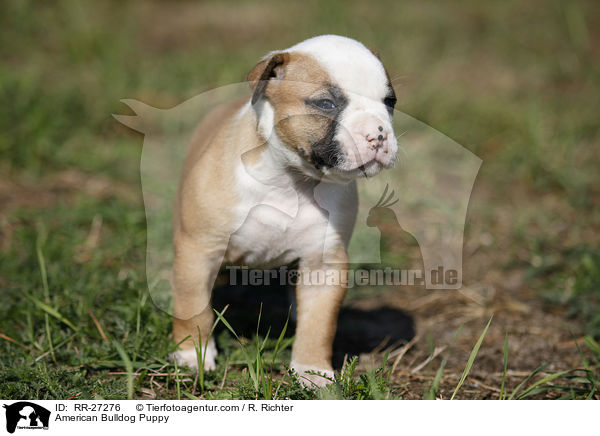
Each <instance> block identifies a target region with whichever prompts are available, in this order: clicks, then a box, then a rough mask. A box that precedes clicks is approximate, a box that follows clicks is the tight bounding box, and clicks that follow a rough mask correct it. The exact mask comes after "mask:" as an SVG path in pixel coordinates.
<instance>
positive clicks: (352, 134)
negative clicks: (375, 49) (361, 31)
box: [285, 35, 398, 180]
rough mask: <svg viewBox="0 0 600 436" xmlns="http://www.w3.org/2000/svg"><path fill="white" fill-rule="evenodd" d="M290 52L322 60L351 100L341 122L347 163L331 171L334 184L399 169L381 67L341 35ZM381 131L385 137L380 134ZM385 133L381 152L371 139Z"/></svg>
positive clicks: (320, 38) (305, 43)
mask: <svg viewBox="0 0 600 436" xmlns="http://www.w3.org/2000/svg"><path fill="white" fill-rule="evenodd" d="M285 51H287V52H298V53H303V54H305V55H308V56H311V57H312V58H313V59H315V60H317V62H319V64H320V65H321V66H322V68H323V69H324V70H325V71H326V72H327V73H328V74H329V76H330V77H331V78H332V79H333V82H334V83H333V84H334V85H337V86H338V87H339V88H340V89H341V90H342V91H343V92H344V94H345V95H346V97H348V100H349V101H348V106H347V107H346V108H345V109H344V111H343V114H342V117H341V118H340V119H339V120H338V122H339V124H340V125H341V128H339V129H338V134H337V136H336V137H335V139H336V140H338V141H339V143H340V144H341V145H342V149H343V152H344V154H345V160H344V162H343V163H342V164H341V165H339V167H338V168H334V169H331V170H327V171H325V173H326V175H327V176H328V177H330V178H331V179H333V180H335V179H338V180H339V179H342V180H349V179H353V178H356V177H360V176H362V175H364V176H368V177H372V176H374V175H376V174H377V173H378V172H379V171H381V170H382V169H383V168H390V167H391V166H393V165H394V162H395V161H396V158H397V156H398V143H397V140H396V137H395V135H394V129H393V126H392V119H391V117H390V115H389V113H388V112H387V108H386V106H385V105H384V104H383V99H384V98H385V97H386V96H387V94H388V92H389V91H388V87H387V85H388V79H387V76H386V73H385V69H384V68H383V65H382V64H381V61H380V60H379V59H378V58H377V57H376V56H375V55H374V54H373V53H372V52H371V51H370V50H369V49H368V48H366V47H365V46H364V45H363V44H361V43H360V42H358V41H355V40H354V39H350V38H346V37H342V36H337V35H323V36H317V37H314V38H310V39H307V40H306V41H303V42H301V43H299V44H296V45H295V46H293V47H291V48H289V49H287V50H285ZM379 126H381V127H382V129H383V131H381V132H380V131H379V129H378V127H379ZM380 133H383V135H384V136H386V140H384V141H383V143H382V146H380V147H378V148H377V149H376V148H375V147H374V146H373V145H372V143H369V141H368V140H367V137H369V136H372V137H377V136H378V135H379V134H380ZM361 166H364V167H363V168H359V167H361Z"/></svg>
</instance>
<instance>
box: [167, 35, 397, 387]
mask: <svg viewBox="0 0 600 436" xmlns="http://www.w3.org/2000/svg"><path fill="white" fill-rule="evenodd" d="M248 82H249V83H250V87H251V93H252V96H251V98H248V99H245V100H240V101H236V102H233V103H230V104H227V105H224V106H221V107H218V108H216V109H214V110H213V111H212V112H211V113H210V114H209V115H208V116H206V118H205V119H204V120H203V121H202V122H201V123H200V125H199V126H198V128H197V130H196V132H195V134H194V135H193V138H192V141H191V147H190V150H189V152H188V155H187V157H186V161H185V165H184V169H183V173H182V178H181V182H180V187H179V192H178V198H177V203H176V211H175V214H174V251H175V256H174V264H173V289H174V323H173V336H174V340H175V341H176V342H177V343H180V342H181V341H183V342H181V345H180V350H179V351H177V352H176V353H175V355H174V357H175V358H176V359H177V360H178V362H179V363H180V364H185V365H187V366H189V367H194V368H196V367H197V365H198V363H197V362H198V361H197V357H196V351H195V345H200V346H201V347H202V349H203V348H204V346H206V347H207V352H206V357H205V360H204V366H205V369H206V370H211V369H214V368H215V357H216V355H217V350H216V347H215V343H214V340H213V339H212V338H209V334H210V330H211V326H212V324H213V322H214V313H213V309H212V307H211V292H212V287H213V283H214V280H215V278H216V275H217V273H218V272H219V269H220V267H221V264H222V263H223V262H226V263H231V264H242V265H245V266H249V267H256V268H261V269H264V268H272V267H276V266H280V265H286V264H289V263H292V262H295V261H297V262H298V265H299V270H300V271H303V272H302V273H301V274H302V275H305V274H308V272H310V271H315V270H326V271H330V270H332V268H333V269H334V270H336V271H340V277H343V273H342V272H343V271H345V270H347V267H348V256H347V246H348V242H349V240H350V236H351V234H352V229H353V226H354V221H355V218H356V213H357V191H356V182H355V180H356V179H357V178H360V177H372V176H375V175H376V174H377V173H379V172H380V171H381V170H383V169H385V168H390V167H391V166H393V164H394V162H395V160H396V156H397V152H398V147H397V142H396V137H395V136H394V132H393V128H392V113H393V108H394V105H395V103H396V96H395V94H394V90H393V88H392V84H391V83H390V80H389V76H388V75H387V73H386V70H385V68H384V67H383V65H382V63H381V61H380V60H379V58H378V56H377V55H376V54H374V52H372V51H370V50H369V49H368V48H366V47H365V46H364V45H362V44H361V43H359V42H357V41H355V40H353V39H349V38H345V37H341V36H334V35H325V36H318V37H314V38H311V39H308V40H306V41H303V42H301V43H299V44H297V45H295V46H293V47H291V48H289V49H287V50H283V51H275V52H271V53H269V54H268V55H267V56H266V57H265V58H263V60H262V61H261V62H259V63H258V64H257V65H256V66H255V67H254V69H252V71H251V72H250V73H249V74H248ZM317 190H318V195H317ZM307 271H308V272H307ZM344 294H345V286H344V283H343V281H340V282H339V283H338V282H336V283H334V284H331V283H328V284H323V283H321V284H314V283H312V282H310V280H308V281H304V280H301V279H300V280H299V284H298V285H297V289H296V304H297V318H296V321H297V323H296V339H295V342H294V344H293V347H292V361H291V367H292V368H293V369H295V370H296V371H297V373H298V374H299V375H300V376H302V377H306V379H308V380H310V381H312V382H315V383H317V384H323V383H324V382H326V379H325V378H323V377H318V376H314V375H312V376H311V375H308V374H305V372H306V371H316V372H320V373H324V374H325V375H327V376H331V375H332V366H331V354H332V342H333V339H334V336H335V332H336V324H337V315H338V311H339V308H340V305H341V303H342V299H343V298H344ZM199 333H200V337H199ZM185 338H188V339H186V340H184V339H185ZM207 338H209V339H208V344H206V343H205V341H206V340H207Z"/></svg>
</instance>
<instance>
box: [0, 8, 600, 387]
mask: <svg viewBox="0 0 600 436" xmlns="http://www.w3.org/2000/svg"><path fill="white" fill-rule="evenodd" d="M599 22H600V4H599V3H598V2H594V1H583V0H581V1H559V0H557V1H538V0H536V1H529V2H522V1H503V2H480V1H475V0H468V1H463V2H452V1H439V2H423V1H381V2H360V1H303V2H280V1H264V2H246V1H241V2H238V1H222V2H191V1H188V2H179V1H160V2H141V1H139V2H137V1H131V2H118V1H95V2H92V1H56V2H34V1H25V0H5V1H3V2H2V5H1V6H0V53H1V56H0V58H1V61H0V62H1V64H0V131H1V132H2V133H1V134H0V289H1V292H2V301H3V302H2V304H1V305H0V318H1V319H2V321H0V332H1V333H2V334H4V335H6V336H8V337H10V338H11V339H13V340H14V341H17V342H18V343H20V344H21V345H18V346H17V345H15V344H14V341H13V342H11V341H8V340H5V341H2V342H0V353H1V354H2V356H3V357H1V358H0V367H1V368H2V369H3V374H4V375H1V376H0V385H1V386H2V390H0V397H20V396H22V397H27V395H30V396H39V397H58V398H60V397H62V396H68V395H71V391H73V392H76V391H84V390H85V392H88V395H89V394H90V393H92V392H101V394H102V395H104V396H110V395H111V394H110V392H112V391H111V389H112V388H109V387H107V386H113V385H114V386H116V387H115V388H114V389H117V390H118V389H121V388H120V387H121V386H122V381H121V382H119V381H118V380H116V379H115V380H113V381H111V382H109V383H108V385H107V382H106V380H102V379H101V378H100V379H89V380H84V379H85V378H86V375H87V374H88V373H87V371H88V368H90V367H92V366H93V365H92V363H94V364H95V365H96V367H97V368H105V367H106V368H111V365H110V362H111V359H113V360H114V359H116V358H118V354H117V352H116V351H115V349H114V348H113V347H112V346H111V344H110V343H108V342H106V341H103V340H102V338H101V337H100V336H98V335H99V333H98V329H97V327H96V325H95V323H94V322H93V319H92V318H90V317H89V316H88V313H89V312H92V313H94V314H95V317H96V318H97V319H99V320H101V321H102V325H103V327H104V331H105V332H106V334H107V335H108V336H110V338H109V339H112V338H113V337H114V338H119V340H123V343H124V344H125V345H126V347H128V348H127V349H128V350H129V351H130V352H131V353H133V356H135V357H134V360H135V358H138V359H150V358H151V357H152V356H163V358H164V355H165V354H166V351H165V350H167V349H168V348H169V345H168V343H169V340H168V337H167V334H168V332H169V320H168V319H166V318H168V317H165V316H162V314H161V313H160V312H159V311H156V310H155V309H153V307H152V304H151V302H149V301H148V300H147V297H146V296H145V292H146V291H145V282H144V255H145V218H144V209H143V203H142V199H141V188H140V183H139V162H140V153H141V147H142V142H143V137H142V136H141V135H140V134H137V133H135V132H133V131H131V130H128V129H127V128H125V127H123V126H122V125H120V124H119V123H118V122H116V121H115V120H114V119H113V118H112V117H111V114H112V113H130V112H129V111H128V109H127V108H126V107H125V106H124V105H122V104H121V103H119V100H120V99H123V98H135V99H138V100H141V101H144V102H146V103H147V104H149V105H152V106H156V107H160V108H169V107H172V106H175V105H177V104H179V103H181V102H183V101H184V100H187V99H189V98H191V97H193V96H195V95H197V94H199V93H201V92H203V91H206V90H208V89H211V88H214V87H216V86H220V85H226V84H229V83H233V82H239V81H242V80H244V78H245V75H246V73H247V72H248V71H249V70H250V69H251V68H252V67H253V66H254V64H255V63H256V62H257V60H258V59H259V58H260V57H261V56H263V55H264V54H265V53H267V52H269V51H271V50H274V49H281V48H285V47H288V46H290V45H293V44H295V43H296V42H298V41H300V40H303V39H305V38H308V37H310V36H314V35H318V34H324V33H336V34H342V35H347V36H350V37H353V38H356V39H358V40H360V41H362V42H363V43H364V44H365V45H367V46H368V47H370V48H373V49H375V50H376V51H378V52H379V54H380V56H381V58H382V60H383V62H384V63H385V65H386V67H387V70H388V71H389V73H390V76H391V78H392V80H393V84H394V87H395V89H396V94H397V96H398V106H397V109H398V110H400V111H403V112H406V113H408V114H409V115H412V116H414V117H416V118H418V119H419V120H421V121H423V122H425V123H426V124H428V125H430V126H432V127H433V128H435V129H437V130H439V131H440V132H443V133H444V134H446V135H447V136H449V137H451V138H452V139H454V140H455V141H457V142H458V143H459V144H461V145H463V146H464V147H466V148H467V149H469V150H471V151H472V152H474V153H475V154H476V155H478V156H479V157H480V158H481V159H483V166H482V168H481V171H480V173H479V176H478V179H477V182H476V185H475V188H474V193H473V197H472V199H471V206H470V210H469V215H468V217H467V240H466V242H465V244H466V247H467V249H468V250H467V254H468V255H467V257H466V258H465V271H466V273H465V277H464V279H465V282H474V281H477V282H479V281H486V280H490V281H493V280H500V279H498V277H499V276H500V277H501V276H502V274H503V273H504V272H507V271H515V270H518V271H520V272H522V273H523V274H524V277H525V278H524V281H523V284H522V288H523V289H526V290H527V291H528V292H530V291H531V290H533V293H534V296H535V298H538V299H539V300H540V301H541V302H543V305H544V307H549V308H553V307H554V308H559V309H556V310H561V312H560V313H561V314H562V315H564V316H565V318H567V317H574V319H576V320H577V322H578V323H579V325H580V326H581V330H580V333H581V334H585V333H588V334H591V335H593V336H596V337H598V336H600V303H599V301H600V272H599V270H600V183H599V182H600V176H599V174H600V171H599V168H600V167H599V164H600V129H599V122H598V116H599V114H600V74H599V73H600V69H599V68H600V63H599V59H600V25H599V24H600V23H599ZM94 229H96V230H94ZM44 269H45V270H47V271H45V272H47V278H45V277H46V276H45V275H44V274H40V272H41V271H44ZM44 280H47V283H48V287H47V288H45V286H44V283H45V282H44ZM26 298H29V300H28V301H29V302H32V301H38V302H45V304H48V305H50V306H51V307H53V308H55V309H56V310H58V311H60V314H61V316H64V317H65V318H67V319H69V320H70V322H71V323H72V324H75V325H76V327H77V330H76V331H75V330H73V329H71V328H69V326H68V325H66V324H65V323H64V322H63V321H61V320H60V319H59V318H57V317H55V316H52V315H50V317H49V315H48V311H47V310H43V308H41V306H40V305H39V304H38V305H36V304H24V302H25V301H27V300H26ZM549 310H555V309H549ZM140 324H141V326H140ZM52 335H54V337H51V336H52ZM123 338H125V339H123ZM59 344H62V345H60V346H58V345H59ZM23 346H24V347H23ZM30 349H33V350H36V352H31V351H30ZM40 355H42V356H43V357H42V358H40V359H38V357H39V356H40ZM98 362H109V363H107V364H106V365H105V366H104V367H103V366H102V365H101V364H100V363H98ZM74 368H75V369H76V368H80V369H77V370H76V371H75V374H76V375H73V373H72V372H70V371H74ZM81 368H83V369H81ZM2 377H4V378H2ZM77 377H79V378H80V379H81V381H80V382H72V381H69V382H67V381H66V380H71V379H76V378H77ZM33 380H44V382H43V383H38V384H36V383H35V382H34V381H33ZM111 380H112V379H111ZM70 383H74V385H70ZM78 383H79V384H80V385H81V386H83V387H81V386H80V385H78ZM119 383H120V384H119ZM65 385H66V386H68V387H67V388H65ZM9 386H10V387H9ZM69 386H70V387H69ZM36 389H37V390H36ZM119 392H121V391H119ZM115 395H117V394H115ZM82 397H85V394H83V396H82Z"/></svg>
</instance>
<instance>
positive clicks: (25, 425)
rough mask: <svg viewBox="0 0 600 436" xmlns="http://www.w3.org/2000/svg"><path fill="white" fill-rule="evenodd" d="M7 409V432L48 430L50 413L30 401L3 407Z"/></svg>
mask: <svg viewBox="0 0 600 436" xmlns="http://www.w3.org/2000/svg"><path fill="white" fill-rule="evenodd" d="M3 407H4V408H5V409H6V431H7V432H9V433H14V432H15V430H16V429H17V428H19V429H30V430H32V429H44V430H47V429H48V424H49V421H50V411H49V410H48V409H45V408H44V407H42V406H38V405H37V404H35V403H30V402H29V401H19V402H18V403H13V404H10V405H7V404H5V405H4V406H3Z"/></svg>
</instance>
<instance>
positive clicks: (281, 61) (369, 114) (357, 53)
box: [248, 35, 398, 182]
mask: <svg viewBox="0 0 600 436" xmlns="http://www.w3.org/2000/svg"><path fill="white" fill-rule="evenodd" d="M248 81H249V82H250V84H251V87H252V89H253V95H252V105H253V107H254V109H255V110H256V112H257V115H258V124H259V131H260V132H261V133H262V134H263V135H264V136H266V137H265V139H268V140H269V144H270V145H271V146H273V147H279V148H280V150H279V151H281V152H282V153H280V154H281V155H284V156H286V158H287V160H288V163H290V164H291V165H292V166H295V167H297V168H299V169H301V170H302V171H303V172H304V173H305V174H307V175H309V176H313V177H316V178H323V177H324V178H325V179H328V180H331V181H341V182H344V181H349V180H352V179H355V178H357V177H371V176H374V175H375V174H377V173H378V172H380V171H381V170H382V169H384V168H389V167H391V166H393V164H394V162H395V160H396V156H397V154H398V145H397V141H396V137H395V135H394V131H393V127H392V115H393V108H394V105H395V103H396V96H395V94H394V90H393V88H392V85H391V83H390V81H389V78H388V75H387V73H386V71H385V68H384V67H383V65H382V63H381V61H380V60H379V58H378V57H377V56H376V55H375V54H374V53H373V52H371V51H370V50H369V49H368V48H366V47H365V46H364V45H362V44H361V43H359V42H357V41H355V40H353V39H349V38H345V37H341V36H335V35H326V36H318V37H315V38H311V39H308V40H306V41H303V42H301V43H300V44H298V45H295V46H293V47H291V48H289V49H287V50H284V51H279V52H273V53H270V54H269V55H268V56H267V57H266V58H265V59H263V61H261V62H260V63H259V64H258V65H256V66H255V67H254V69H253V70H252V71H251V72H250V74H249V75H248Z"/></svg>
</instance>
